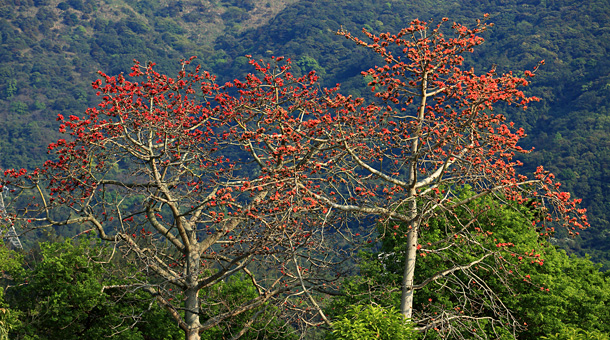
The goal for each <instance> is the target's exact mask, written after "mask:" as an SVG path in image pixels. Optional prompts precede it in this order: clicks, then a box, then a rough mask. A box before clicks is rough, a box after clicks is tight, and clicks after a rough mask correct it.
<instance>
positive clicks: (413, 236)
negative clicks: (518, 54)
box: [235, 19, 586, 334]
mask: <svg viewBox="0 0 610 340" xmlns="http://www.w3.org/2000/svg"><path fill="white" fill-rule="evenodd" d="M445 21H446V19H443V22H445ZM487 27H488V25H487V24H484V23H481V22H479V23H478V25H477V27H476V28H474V29H468V28H466V27H464V26H462V25H459V24H454V25H453V26H452V32H453V33H452V34H451V35H450V36H449V37H446V36H445V35H444V34H443V27H442V22H441V24H439V25H436V26H432V25H431V24H430V23H427V22H423V21H419V20H415V21H413V22H412V23H411V24H410V25H409V26H408V27H407V28H405V29H403V30H401V31H400V32H399V33H397V34H390V33H384V34H380V35H374V34H372V33H369V32H367V31H364V33H365V34H366V36H367V38H368V39H369V40H370V42H365V41H363V40H361V39H359V38H357V37H354V36H352V35H351V34H350V33H348V32H345V31H339V32H338V34H339V35H342V36H344V37H346V38H347V39H349V40H352V41H354V42H355V43H356V44H357V45H360V46H363V47H364V48H367V49H370V50H372V51H373V52H375V53H377V54H378V55H380V56H381V57H382V58H383V60H384V64H383V65H381V66H377V67H375V68H372V69H370V70H368V71H365V72H363V75H364V76H366V77H367V78H368V79H370V83H369V86H370V87H371V90H372V91H373V93H374V96H375V97H376V98H377V101H376V102H374V103H370V104H367V103H365V100H363V99H354V98H351V96H350V97H345V96H342V95H340V94H339V93H338V92H337V89H333V90H325V91H326V92H325V93H324V95H323V96H321V100H318V101H310V102H309V103H310V104H311V105H309V106H303V105H301V106H297V107H295V108H294V109H291V110H284V111H278V110H251V109H249V108H248V107H249V105H251V104H246V103H244V104H243V105H242V106H239V107H238V109H237V111H238V112H240V114H239V115H238V116H236V120H237V121H238V122H239V123H238V125H239V127H240V129H237V134H236V138H235V140H236V141H237V140H238V141H240V143H241V144H247V145H248V150H249V151H250V152H251V153H252V156H253V158H255V159H257V161H258V162H259V163H260V164H261V167H263V168H265V167H268V168H274V169H276V170H274V171H280V170H281V171H283V172H290V174H288V175H287V177H290V178H292V179H293V183H291V184H290V185H291V186H292V188H293V190H294V191H297V192H298V193H299V195H302V196H303V197H304V198H303V199H304V200H308V201H309V202H310V208H311V209H314V208H315V209H320V207H321V209H322V210H318V211H320V212H321V215H319V217H318V218H319V219H322V218H323V217H324V218H323V219H322V221H321V222H320V223H333V224H335V225H337V226H339V225H343V226H344V227H345V228H342V229H341V228H339V229H338V230H343V232H344V233H343V235H345V237H346V238H348V239H350V240H351V239H357V238H358V237H362V236H363V235H365V233H367V234H368V235H371V234H372V233H373V232H375V230H376V227H375V226H376V225H380V224H381V225H385V226H387V228H388V229H387V231H386V232H387V235H393V236H402V237H404V238H406V242H402V243H403V244H404V249H401V254H402V255H403V258H404V262H403V263H404V270H403V275H402V282H401V283H400V287H399V289H401V291H402V293H401V295H402V298H401V306H400V310H401V313H402V314H403V315H404V317H405V318H407V319H412V320H413V321H414V322H415V323H416V324H417V325H418V329H419V330H421V331H426V330H430V329H436V330H438V331H439V332H443V333H444V334H449V333H451V332H452V329H454V328H455V327H456V325H459V327H460V328H467V329H470V331H471V332H476V329H480V328H481V327H487V326H484V325H483V324H487V325H489V324H490V323H491V324H495V326H500V327H505V326H506V323H509V324H510V325H513V326H514V325H515V323H516V320H515V318H514V317H513V316H512V314H511V313H510V311H509V310H507V309H506V307H504V304H503V303H502V302H501V301H499V300H498V298H497V296H496V295H495V294H494V293H493V291H492V290H491V289H490V288H489V286H487V285H486V284H485V280H484V279H482V278H481V276H478V275H479V274H478V273H476V271H475V270H474V269H475V268H477V270H478V268H482V267H487V268H491V269H490V270H491V272H492V273H494V275H492V277H495V278H496V279H497V278H499V277H501V276H502V275H506V273H505V271H504V270H500V269H502V268H504V269H506V268H507V267H509V266H510V263H508V262H506V261H505V258H504V257H505V256H506V255H507V254H508V253H510V249H511V247H512V246H513V244H512V243H510V240H509V241H507V242H500V241H497V242H495V243H494V245H493V247H490V246H489V244H488V241H489V240H490V238H485V237H486V236H487V235H488V234H487V233H486V230H485V226H484V225H482V224H481V223H478V216H480V214H482V213H483V212H484V210H485V209H470V208H469V204H471V203H472V202H475V201H476V200H477V199H478V198H481V197H482V196H485V195H493V196H495V197H497V199H499V200H500V201H504V202H516V203H517V204H527V205H528V206H530V207H533V208H535V209H537V210H538V211H539V216H542V218H543V219H544V220H545V221H546V222H552V224H549V227H543V228H544V229H543V230H541V233H543V234H545V233H548V232H550V231H551V229H552V227H551V225H555V224H559V225H561V224H563V225H564V226H566V227H567V228H568V230H569V232H570V233H572V232H573V230H575V229H577V228H580V227H583V226H584V225H586V217H585V216H584V209H577V208H576V204H577V203H578V201H577V200H570V196H569V194H567V193H562V192H559V191H558V188H559V184H556V183H554V181H553V175H552V174H550V173H548V172H545V171H544V170H543V169H542V168H539V169H538V171H537V172H536V173H535V174H534V178H533V179H528V178H527V177H525V176H523V175H520V174H518V173H517V172H516V167H518V166H520V165H521V162H519V161H518V160H517V159H515V155H516V154H519V153H525V152H527V151H526V150H523V149H522V148H521V147H519V146H518V144H517V143H518V141H519V139H521V138H522V137H524V136H525V133H524V131H523V129H516V128H514V127H513V124H512V123H508V122H506V118H505V117H504V116H503V115H502V114H498V113H495V112H494V111H493V106H494V105H495V104H496V103H505V104H508V105H514V106H516V107H519V108H522V109H525V108H526V107H527V105H528V103H530V102H532V101H536V100H537V98H535V97H528V96H526V95H525V94H524V93H523V92H522V91H521V88H522V87H524V86H526V85H528V80H526V78H529V77H533V76H534V71H535V70H534V71H525V72H524V73H523V76H518V75H515V74H512V73H508V74H497V73H496V70H495V68H492V69H491V70H489V71H487V72H485V73H483V74H480V75H478V74H477V73H475V71H474V70H473V69H467V68H464V65H463V62H464V57H463V55H464V53H467V52H471V51H472V50H473V48H475V47H476V46H478V45H480V44H481V43H482V42H483V38H481V37H480V36H479V33H481V32H482V31H484V30H485V29H486V28H487ZM524 77H525V78H524ZM247 97H248V98H250V102H252V103H256V102H257V100H258V99H257V98H260V97H261V96H260V95H258V94H257V93H256V92H255V91H250V92H248V93H247ZM254 106H255V107H260V106H259V105H254ZM465 191H468V192H470V195H469V196H467V197H465V196H464V195H463V194H464V192H465ZM433 220H434V221H439V220H444V221H446V223H445V224H444V225H446V228H444V229H442V230H439V228H436V229H433V228H432V227H431V226H430V224H431V223H430V222H431V221H433ZM329 221H330V222H329ZM435 225H438V222H435ZM360 230H362V231H364V232H362V231H360ZM426 233H435V234H438V235H437V237H436V240H437V242H435V243H429V244H420V242H418V240H419V238H420V236H422V235H423V234H426ZM484 238H485V240H486V241H485V242H483V239H484ZM428 239H430V238H428ZM455 249H469V251H468V256H464V257H459V256H453V255H455V253H454V250H455ZM428 254H435V255H436V256H438V257H439V258H441V259H443V260H444V261H445V262H446V263H445V265H443V266H441V267H439V269H438V270H437V271H435V272H433V273H432V274H430V275H427V276H425V277H422V276H421V275H416V273H415V269H416V263H417V260H418V258H419V257H422V256H426V255H428ZM528 256H531V257H532V258H534V259H536V261H540V260H539V259H538V258H537V257H535V254H533V253H532V254H529V255H528ZM538 256H539V255H538ZM506 272H508V269H507V271H506ZM428 273H429V272H428ZM416 278H417V281H416ZM472 284H476V286H477V287H478V288H476V289H475V288H474V287H473V285H472ZM433 287H436V288H437V289H439V290H440V289H447V294H452V295H454V296H456V298H457V299H458V300H459V301H461V302H460V303H461V305H460V306H459V308H458V309H457V310H450V311H446V312H444V313H441V314H438V312H435V313H428V312H427V311H426V310H423V309H422V310H416V306H414V294H415V292H416V291H418V290H423V289H434V288H433ZM386 288H387V287H386ZM438 309H441V310H442V309H443V308H442V306H439V308H438ZM438 309H437V310H438ZM495 322H497V323H495Z"/></svg>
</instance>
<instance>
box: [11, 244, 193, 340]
mask: <svg viewBox="0 0 610 340" xmlns="http://www.w3.org/2000/svg"><path fill="white" fill-rule="evenodd" d="M40 252H41V253H40V257H41V258H40V262H38V263H37V264H36V265H35V267H34V269H33V271H31V272H26V273H23V277H22V280H23V281H22V282H24V284H21V285H19V286H18V287H12V288H11V289H10V290H9V291H8V293H9V295H8V296H7V301H8V302H9V304H10V306H11V309H12V310H14V311H17V312H18V313H19V314H18V315H19V318H20V320H21V322H20V324H19V325H18V326H17V327H14V329H13V330H12V331H11V332H10V335H11V339H39V340H43V339H66V340H67V339H95V338H111V339H133V340H139V339H146V338H147V337H150V336H153V337H155V338H156V337H157V336H159V338H162V339H179V338H182V337H183V334H182V332H179V330H178V329H177V328H176V327H175V326H172V325H171V321H170V319H169V318H168V315H167V314H166V313H165V312H164V311H161V310H159V309H158V308H156V307H155V306H154V305H152V306H151V305H150V303H149V301H146V300H145V299H143V296H138V294H127V295H123V294H120V295H119V296H113V295H112V294H113V293H108V292H107V291H105V290H104V289H103V287H104V285H106V284H110V283H112V281H113V279H112V278H111V277H109V276H108V275H107V272H106V271H105V268H104V267H103V265H102V263H103V259H104V257H105V256H104V250H103V249H102V248H99V246H92V244H91V241H89V240H82V242H80V243H79V244H74V243H73V242H71V241H65V242H61V243H42V244H41V245H40ZM114 280H116V279H114ZM115 282H116V281H115ZM121 295H123V296H121ZM119 297H120V299H119ZM146 311H150V312H149V313H147V312H146ZM153 317H154V319H153ZM138 319H139V320H138ZM136 320H138V321H140V323H139V324H138V325H137V326H136V327H133V326H132V325H133V324H134V323H135V321H136ZM151 332H154V333H151Z"/></svg>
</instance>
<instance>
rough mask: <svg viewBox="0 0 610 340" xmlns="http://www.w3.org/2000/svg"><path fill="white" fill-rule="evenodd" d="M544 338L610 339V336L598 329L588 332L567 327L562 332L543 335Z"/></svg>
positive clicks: (551, 339)
mask: <svg viewBox="0 0 610 340" xmlns="http://www.w3.org/2000/svg"><path fill="white" fill-rule="evenodd" d="M540 339H544V340H608V339H610V336H608V334H605V333H601V332H599V331H597V330H593V331H590V332H587V331H585V330H583V329H580V328H576V327H565V328H564V329H563V330H562V331H561V332H560V333H555V334H553V335H549V336H542V337H540Z"/></svg>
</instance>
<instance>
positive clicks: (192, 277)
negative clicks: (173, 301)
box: [184, 250, 201, 340]
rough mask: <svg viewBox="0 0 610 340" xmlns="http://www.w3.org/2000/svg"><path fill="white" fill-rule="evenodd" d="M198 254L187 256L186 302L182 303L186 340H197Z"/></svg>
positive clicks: (198, 324)
mask: <svg viewBox="0 0 610 340" xmlns="http://www.w3.org/2000/svg"><path fill="white" fill-rule="evenodd" d="M200 265H201V264H200V259H199V253H198V252H197V251H194V250H191V251H190V252H189V254H188V256H187V266H186V268H187V269H186V271H187V273H186V274H187V277H186V282H187V284H188V288H187V289H186V290H185V291H184V295H185V297H186V301H185V303H184V308H185V313H184V321H185V323H186V325H187V327H188V329H187V332H186V340H199V339H200V336H199V329H200V327H201V323H200V322H199V297H198V295H199V290H198V289H197V283H198V276H199V267H200Z"/></svg>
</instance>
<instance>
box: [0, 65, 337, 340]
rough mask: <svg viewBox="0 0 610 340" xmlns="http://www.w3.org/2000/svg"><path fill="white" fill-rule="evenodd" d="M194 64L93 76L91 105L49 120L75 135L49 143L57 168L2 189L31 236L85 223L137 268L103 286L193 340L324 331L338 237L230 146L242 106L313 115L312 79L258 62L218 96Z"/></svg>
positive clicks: (269, 170) (274, 173)
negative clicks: (217, 332)
mask: <svg viewBox="0 0 610 340" xmlns="http://www.w3.org/2000/svg"><path fill="white" fill-rule="evenodd" d="M189 64H190V61H185V62H183V65H182V66H183V70H182V71H181V72H180V73H179V75H178V76H177V77H176V78H170V77H167V76H165V75H161V74H159V73H157V72H156V71H155V70H154V68H153V65H152V64H151V65H148V66H146V67H143V66H141V65H139V64H136V65H135V66H134V67H133V72H132V73H131V74H130V75H129V76H130V78H129V79H130V80H128V79H126V78H125V77H124V76H123V75H119V76H116V77H110V76H107V75H105V74H102V73H100V74H101V79H99V80H97V81H95V82H94V83H93V88H94V89H96V90H98V91H99V92H98V95H100V96H101V97H102V100H101V103H100V104H99V106H98V107H96V108H90V109H88V110H87V111H86V113H85V115H84V117H78V116H69V117H63V116H61V115H60V116H59V117H58V118H57V120H58V121H59V122H60V123H61V125H60V131H61V132H65V133H69V134H70V139H67V140H65V139H62V140H59V141H57V143H53V144H51V145H49V151H50V152H51V153H53V154H54V155H56V160H50V161H47V162H46V163H45V165H44V167H43V168H42V169H38V170H35V171H34V172H32V173H29V174H28V173H27V172H25V171H14V170H8V171H6V172H5V178H6V181H5V182H4V185H8V186H10V187H11V188H12V189H15V190H18V191H19V190H20V191H21V193H22V194H23V195H30V196H32V195H33V197H32V199H31V201H30V203H29V204H28V206H27V208H26V209H22V210H21V212H22V214H19V215H14V216H13V217H12V218H13V220H14V221H18V220H20V221H21V222H23V223H24V227H25V228H27V227H28V225H29V226H30V227H34V226H36V227H40V226H43V225H44V224H45V223H46V224H47V225H54V226H61V225H68V224H81V225H85V226H88V227H90V228H91V229H90V230H93V231H95V232H96V233H97V234H98V235H99V237H100V238H101V239H103V240H105V241H108V242H111V243H114V244H115V245H116V247H117V249H119V250H120V251H121V255H122V256H123V257H124V258H126V259H127V260H129V261H135V262H136V263H138V267H139V268H140V272H138V273H130V274H129V279H130V281H131V283H130V284H126V285H121V286H114V287H107V289H129V290H144V291H146V292H148V293H149V294H150V296H151V297H154V298H155V299H156V301H157V302H158V303H159V304H160V305H161V306H164V307H165V308H166V309H167V310H168V311H169V312H170V313H171V314H172V316H173V317H174V318H175V319H176V322H177V324H178V326H179V327H180V328H182V329H183V330H184V332H185V334H186V338H187V339H199V338H200V334H201V333H202V332H204V331H206V330H210V329H212V328H215V327H219V326H220V327H223V325H225V326H226V325H227V324H231V323H233V324H234V323H235V320H240V322H243V325H240V326H239V328H238V329H233V332H234V333H233V334H232V335H231V336H233V338H234V339H237V338H239V337H240V336H241V335H243V334H245V333H247V332H248V331H249V330H250V328H252V327H255V326H256V324H257V323H259V324H262V325H265V324H267V322H268V321H269V320H266V318H269V317H270V316H274V317H278V316H280V317H283V318H284V319H283V320H284V321H285V323H284V328H282V329H275V330H274V331H275V332H276V335H277V336H278V338H282V334H283V333H289V332H290V330H291V329H293V331H294V328H295V327H297V326H302V327H307V326H311V325H316V324H319V323H321V322H324V314H323V313H322V311H321V309H320V307H319V305H318V303H317V302H316V300H315V299H314V294H312V292H313V291H316V290H317V291H332V290H333V285H335V281H336V280H337V278H338V275H337V274H335V272H334V271H333V267H332V266H331V265H332V261H338V260H339V259H340V256H339V254H337V253H336V252H330V251H329V250H330V249H327V244H328V241H327V240H329V239H330V238H332V237H333V236H332V235H330V236H329V235H325V234H324V226H321V225H320V224H319V223H318V222H317V221H318V220H319V217H318V214H319V211H318V210H316V209H310V208H309V206H310V203H309V202H308V201H303V197H302V196H300V195H299V192H298V190H294V187H293V186H292V185H291V183H293V179H292V178H289V177H287V175H288V174H289V173H288V172H285V171H282V167H281V166H277V167H270V166H269V164H266V163H264V162H261V160H260V159H257V158H252V157H251V154H249V153H246V152H244V148H248V146H247V144H244V143H235V140H234V138H235V133H236V131H237V130H238V129H239V128H240V127H239V124H237V123H236V121H237V122H239V120H236V118H235V117H237V116H239V114H240V113H239V112H240V110H241V109H243V107H247V109H248V110H252V111H257V112H258V111H264V112H268V113H269V114H271V112H282V111H285V110H287V109H289V110H304V111H308V110H309V109H310V108H309V106H310V105H311V102H312V101H315V100H317V91H316V90H315V88H314V87H313V86H312V85H313V84H315V81H316V76H315V75H314V74H313V73H311V74H309V75H306V76H304V77H300V78H296V77H293V76H292V75H290V74H289V73H287V67H286V66H284V67H279V66H278V67H270V66H268V67H264V66H258V67H257V69H258V71H259V72H260V73H259V75H260V78H259V77H258V76H256V75H252V74H251V75H248V77H247V78H246V79H245V80H244V81H239V80H235V81H234V82H229V83H226V84H224V85H222V86H220V85H218V84H217V83H216V82H215V78H214V77H213V76H211V75H210V74H208V73H207V72H201V71H200V70H199V67H197V68H196V69H195V70H194V71H193V72H187V70H188V69H189V68H190V66H189ZM274 65H275V64H274ZM276 66H277V65H276ZM312 88H313V89H312ZM250 92H255V93H256V95H257V96H258V97H257V101H256V102H254V101H252V100H251V98H250ZM278 152H279V151H278ZM277 157H281V156H280V155H278V156H277ZM305 199H307V197H305ZM327 229H328V228H327ZM331 256H332V259H331ZM234 275H237V276H238V277H242V278H243V279H245V280H246V281H248V282H250V285H252V286H253V287H254V288H255V291H256V294H255V297H253V298H248V299H246V300H244V301H239V300H233V301H232V300H230V299H228V297H226V296H223V295H222V294H221V293H220V291H217V290H219V289H220V288H215V287H221V286H222V283H223V282H225V281H226V280H228V279H229V278H230V277H231V276H234ZM316 296H318V297H319V294H317V295H316ZM233 298H234V297H233ZM326 322H328V321H326ZM276 326H277V324H276Z"/></svg>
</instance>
